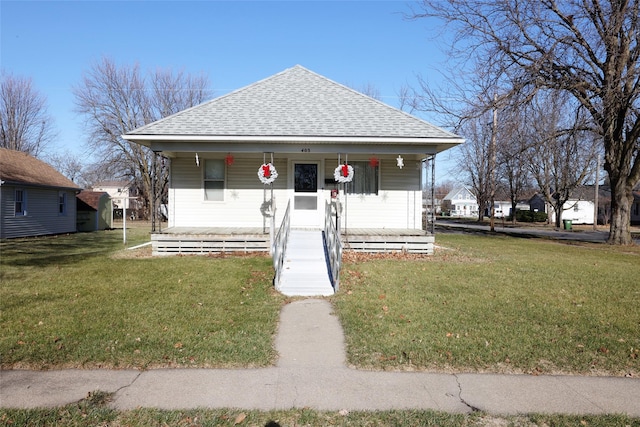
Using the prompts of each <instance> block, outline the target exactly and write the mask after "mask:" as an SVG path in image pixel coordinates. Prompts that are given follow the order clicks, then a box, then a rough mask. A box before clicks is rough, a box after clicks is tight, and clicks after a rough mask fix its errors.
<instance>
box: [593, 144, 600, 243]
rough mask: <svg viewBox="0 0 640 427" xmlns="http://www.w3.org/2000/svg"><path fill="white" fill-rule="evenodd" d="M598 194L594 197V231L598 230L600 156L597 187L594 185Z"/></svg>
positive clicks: (598, 158) (597, 168) (597, 162)
mask: <svg viewBox="0 0 640 427" xmlns="http://www.w3.org/2000/svg"><path fill="white" fill-rule="evenodd" d="M594 187H595V191H596V193H595V194H594V196H593V205H594V206H593V231H596V230H597V229H598V195H599V193H600V154H598V157H597V161H596V185H594Z"/></svg>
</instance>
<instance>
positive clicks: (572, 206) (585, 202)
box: [529, 186, 602, 224]
mask: <svg viewBox="0 0 640 427" xmlns="http://www.w3.org/2000/svg"><path fill="white" fill-rule="evenodd" d="M594 191H595V190H594V187H593V186H584V187H580V188H576V189H574V190H573V191H572V192H571V195H570V197H569V200H567V201H566V202H565V203H564V205H563V206H562V219H563V220H570V221H571V222H572V223H573V224H593V219H594V208H595V202H594V195H595V193H594ZM598 204H599V205H600V206H602V200H600V202H599V203H598ZM529 205H530V207H531V208H530V209H531V210H532V211H535V212H547V208H546V203H545V200H544V197H543V196H542V195H541V194H539V193H536V194H535V195H534V196H533V197H532V198H531V199H530V200H529ZM547 214H548V215H549V221H550V222H551V223H554V222H555V220H556V213H555V211H554V210H553V208H552V207H551V206H549V211H548V212H547Z"/></svg>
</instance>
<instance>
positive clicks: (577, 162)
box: [527, 92, 598, 227]
mask: <svg viewBox="0 0 640 427" xmlns="http://www.w3.org/2000/svg"><path fill="white" fill-rule="evenodd" d="M543 95H544V93H543V92H538V94H537V96H536V97H535V99H534V100H533V102H532V103H531V105H530V107H531V108H529V109H528V125H527V130H528V132H529V136H528V138H529V141H530V144H529V149H528V153H529V157H528V163H529V167H530V172H531V174H532V176H533V177H534V178H535V180H536V182H537V184H538V187H539V188H540V190H541V192H542V196H543V197H544V199H545V201H546V202H547V203H548V204H549V205H550V206H551V207H552V208H553V210H554V212H555V214H556V215H555V225H556V227H560V224H561V223H562V212H563V210H564V209H565V204H566V202H567V201H569V200H570V199H571V198H572V196H573V194H572V193H573V192H574V190H576V189H577V188H578V187H580V186H582V185H584V183H585V181H586V179H587V178H589V177H591V176H592V175H593V172H594V171H595V167H596V165H595V162H596V155H597V149H598V141H597V140H596V139H595V138H594V134H593V132H591V131H590V129H589V127H588V126H587V123H586V119H585V116H584V114H582V113H583V110H582V109H581V108H579V106H578V108H576V106H575V105H573V104H571V103H569V102H568V100H567V99H563V97H562V96H558V95H560V94H559V93H558V92H551V93H549V94H548V95H549V96H543ZM564 98H566V95H565V96H564Z"/></svg>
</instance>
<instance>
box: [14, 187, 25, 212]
mask: <svg viewBox="0 0 640 427" xmlns="http://www.w3.org/2000/svg"><path fill="white" fill-rule="evenodd" d="M14 194H15V197H14V208H15V210H14V212H15V215H16V216H24V215H26V214H27V192H26V191H25V190H16V191H15V193H14Z"/></svg>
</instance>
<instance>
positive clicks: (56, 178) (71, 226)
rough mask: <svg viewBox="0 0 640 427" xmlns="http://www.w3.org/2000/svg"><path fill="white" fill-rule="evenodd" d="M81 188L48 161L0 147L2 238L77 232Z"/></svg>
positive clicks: (0, 235) (0, 226)
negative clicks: (78, 198) (77, 212)
mask: <svg viewBox="0 0 640 427" xmlns="http://www.w3.org/2000/svg"><path fill="white" fill-rule="evenodd" d="M79 191H80V187H78V186H77V185H76V184H74V183H73V181H71V180H69V179H67V178H66V177H65V176H64V175H62V174H61V173H60V172H58V171H57V170H55V169H54V168H53V167H51V166H50V165H48V164H47V163H45V162H43V161H41V160H38V159H36V158H35V157H32V156H30V155H28V154H26V153H23V152H21V151H14V150H8V149H6V148H0V238H2V239H7V238H15V237H31V236H42V235H48V234H62V233H74V232H75V231H76V193H78V192H79Z"/></svg>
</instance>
